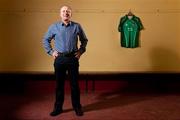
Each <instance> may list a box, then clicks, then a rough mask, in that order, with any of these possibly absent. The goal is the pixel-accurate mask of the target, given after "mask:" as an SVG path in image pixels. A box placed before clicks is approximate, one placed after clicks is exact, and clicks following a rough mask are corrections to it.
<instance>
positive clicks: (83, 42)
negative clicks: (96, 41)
mask: <svg viewBox="0 0 180 120" xmlns="http://www.w3.org/2000/svg"><path fill="white" fill-rule="evenodd" d="M78 34H79V40H80V42H81V45H80V48H79V51H80V53H81V54H83V53H84V52H85V51H86V46H87V42H88V39H87V37H86V35H85V32H84V31H83V29H82V27H81V25H79V33H78Z"/></svg>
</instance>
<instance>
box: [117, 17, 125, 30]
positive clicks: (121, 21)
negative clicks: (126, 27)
mask: <svg viewBox="0 0 180 120" xmlns="http://www.w3.org/2000/svg"><path fill="white" fill-rule="evenodd" d="M123 23H124V17H121V18H120V21H119V25H118V31H119V32H122V31H123Z"/></svg>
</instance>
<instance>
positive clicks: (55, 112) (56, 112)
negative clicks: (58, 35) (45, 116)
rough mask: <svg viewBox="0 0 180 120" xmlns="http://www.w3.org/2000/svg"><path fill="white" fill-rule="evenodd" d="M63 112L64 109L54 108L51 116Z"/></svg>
mask: <svg viewBox="0 0 180 120" xmlns="http://www.w3.org/2000/svg"><path fill="white" fill-rule="evenodd" d="M61 113H63V110H57V109H55V110H53V111H52V112H51V113H50V116H57V115H59V114H61Z"/></svg>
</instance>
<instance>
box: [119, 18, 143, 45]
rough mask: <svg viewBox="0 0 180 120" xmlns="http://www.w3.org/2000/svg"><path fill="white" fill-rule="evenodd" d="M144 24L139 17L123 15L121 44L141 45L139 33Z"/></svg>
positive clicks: (121, 20) (120, 24) (120, 30)
mask: <svg viewBox="0 0 180 120" xmlns="http://www.w3.org/2000/svg"><path fill="white" fill-rule="evenodd" d="M142 29H143V25H142V23H141V20H140V18H139V17H137V16H135V15H125V16H123V17H121V19H120V22H119V26H118V31H119V32H121V46H122V47H126V48H136V47H139V33H140V30H142Z"/></svg>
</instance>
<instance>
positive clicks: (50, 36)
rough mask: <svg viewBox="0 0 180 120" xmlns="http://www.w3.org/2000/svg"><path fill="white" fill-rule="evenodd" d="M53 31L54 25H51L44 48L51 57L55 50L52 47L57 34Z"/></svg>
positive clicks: (45, 37)
mask: <svg viewBox="0 0 180 120" xmlns="http://www.w3.org/2000/svg"><path fill="white" fill-rule="evenodd" d="M53 29H54V25H51V26H50V27H49V29H48V31H47V32H46V34H45V35H44V37H43V47H44V49H45V51H46V52H47V53H48V54H49V55H52V53H53V48H52V46H51V41H52V39H54V37H55V33H54V30H53Z"/></svg>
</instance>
